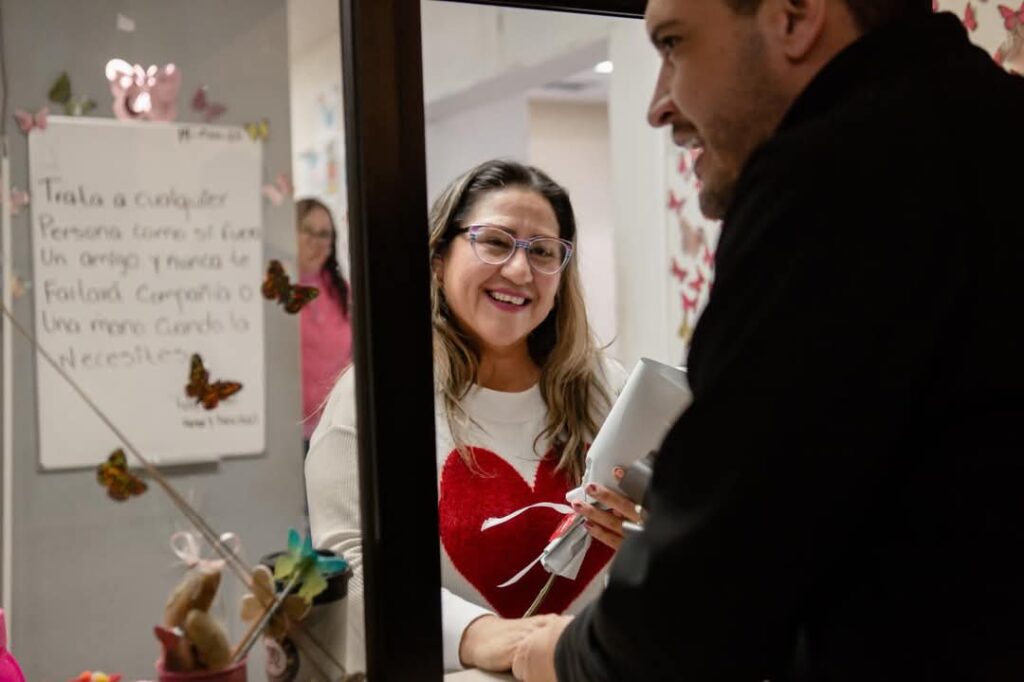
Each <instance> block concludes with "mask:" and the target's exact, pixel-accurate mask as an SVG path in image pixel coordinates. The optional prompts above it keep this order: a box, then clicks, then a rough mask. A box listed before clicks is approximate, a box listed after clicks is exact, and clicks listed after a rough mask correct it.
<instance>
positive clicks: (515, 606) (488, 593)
mask: <svg viewBox="0 0 1024 682" xmlns="http://www.w3.org/2000/svg"><path fill="white" fill-rule="evenodd" d="M470 450H471V451H472V453H473V455H474V457H475V459H476V465H477V470H478V471H476V472H474V471H472V470H471V469H470V468H469V467H468V466H466V463H465V462H464V461H463V460H462V457H461V456H460V455H459V452H458V450H452V451H451V452H450V453H449V454H448V457H447V459H446V460H445V463H444V468H443V469H442V470H441V486H440V487H441V491H440V498H439V500H438V515H439V517H440V529H441V542H442V543H443V544H444V548H445V551H447V552H448V556H449V557H451V560H452V564H454V566H455V569H456V570H457V571H459V573H461V574H462V575H463V577H465V579H466V580H467V581H468V582H469V583H470V584H471V585H473V587H475V588H476V589H477V590H478V591H479V592H480V594H482V595H483V596H484V598H485V599H486V600H487V602H488V604H490V606H491V607H492V608H493V609H494V610H495V611H496V612H497V613H498V614H499V615H501V616H503V617H505V618H520V617H521V616H522V615H523V613H524V612H525V611H526V609H527V608H529V606H530V604H532V603H533V600H534V598H535V597H536V596H537V593H538V592H539V591H540V589H541V587H543V586H544V583H545V582H546V581H547V579H548V575H549V574H548V572H547V571H545V570H544V567H543V566H541V565H540V564H539V563H538V564H537V565H535V566H534V567H533V568H532V569H531V570H530V572H529V573H527V574H526V575H525V576H523V578H522V579H520V580H519V582H517V583H516V584H514V585H510V586H508V587H498V585H500V584H502V583H504V582H505V581H506V580H508V579H509V578H511V577H512V576H514V575H515V574H516V573H518V572H519V571H520V570H521V569H523V568H525V567H526V565H527V564H529V563H530V562H531V561H533V560H534V559H536V558H537V557H538V556H539V555H540V553H541V552H542V551H543V550H544V547H546V546H547V544H548V540H549V538H550V537H551V533H552V532H553V531H554V530H555V528H557V527H558V524H559V523H561V521H562V519H563V515H562V514H560V513H559V512H557V511H555V510H553V509H546V508H539V509H531V510H530V511H527V512H525V513H523V514H520V515H519V516H517V517H516V518H514V519H512V520H511V521H508V522H506V523H504V524H501V525H500V526H495V527H492V528H489V529H487V530H485V531H481V530H480V526H481V525H482V524H483V522H484V521H485V520H486V519H489V518H498V517H502V516H506V515H507V514H511V513H512V512H514V511H516V510H517V509H522V508H523V507H526V506H527V505H531V504H535V503H537V502H557V503H561V504H565V493H566V492H567V491H568V490H570V489H571V488H573V487H575V486H574V485H572V482H571V480H570V479H569V478H568V477H567V476H566V475H565V474H563V473H561V472H556V471H555V467H556V465H557V463H558V459H557V456H556V454H555V453H554V452H553V451H552V452H548V454H547V455H545V457H544V459H543V460H542V461H541V462H540V465H539V466H538V468H537V475H536V477H535V479H534V482H533V486H532V487H531V486H530V485H529V484H528V483H527V482H526V481H525V480H523V477H522V476H521V475H520V474H519V473H518V472H517V471H516V470H515V469H514V468H512V466H511V465H510V464H508V463H507V462H506V461H505V460H503V459H502V458H501V457H499V456H498V455H496V454H494V453H493V452H491V451H490V450H485V449H484V448H475V447H474V448H470ZM611 556H612V550H611V548H610V547H608V546H607V545H604V544H603V543H600V542H592V543H591V545H590V549H589V550H588V551H587V556H586V557H585V558H584V560H583V565H582V566H581V567H580V570H579V573H578V574H577V576H576V580H568V579H566V578H558V579H556V580H555V583H554V585H552V587H551V591H550V592H549V593H548V595H547V597H546V598H545V599H544V602H543V603H542V604H541V607H540V609H539V610H538V612H537V613H562V612H563V611H565V610H566V609H567V608H568V607H569V605H570V604H572V602H573V601H574V600H575V599H576V597H578V596H579V595H580V593H581V592H583V590H584V589H586V587H587V586H588V585H589V584H590V582H591V580H593V578H594V576H596V575H597V574H598V573H599V572H600V571H601V569H602V568H604V565H605V564H606V563H608V560H609V559H610V558H611Z"/></svg>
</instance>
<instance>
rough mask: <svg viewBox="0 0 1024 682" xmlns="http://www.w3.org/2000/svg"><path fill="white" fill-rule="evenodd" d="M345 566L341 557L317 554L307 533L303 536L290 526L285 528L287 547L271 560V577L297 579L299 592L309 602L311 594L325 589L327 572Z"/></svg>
mask: <svg viewBox="0 0 1024 682" xmlns="http://www.w3.org/2000/svg"><path fill="white" fill-rule="evenodd" d="M347 568H348V562H347V561H345V560H344V559H342V558H341V557H331V556H321V555H320V554H318V553H317V551H316V550H314V549H313V538H312V537H311V536H310V535H309V533H306V537H305V539H302V538H300V537H299V531H297V530H295V529H294V528H292V529H290V530H289V531H288V551H287V552H285V553H284V554H282V555H281V556H279V557H278V558H277V561H275V562H274V578H275V579H276V580H281V581H284V582H291V581H292V580H295V579H298V582H299V584H300V585H301V587H299V591H298V595H299V596H300V597H302V598H303V599H305V600H306V601H308V602H310V603H312V601H313V597H315V596H316V595H318V594H320V593H321V592H323V591H324V590H326V589H327V576H328V575H330V574H337V573H341V572H343V571H345V570H346V569H347Z"/></svg>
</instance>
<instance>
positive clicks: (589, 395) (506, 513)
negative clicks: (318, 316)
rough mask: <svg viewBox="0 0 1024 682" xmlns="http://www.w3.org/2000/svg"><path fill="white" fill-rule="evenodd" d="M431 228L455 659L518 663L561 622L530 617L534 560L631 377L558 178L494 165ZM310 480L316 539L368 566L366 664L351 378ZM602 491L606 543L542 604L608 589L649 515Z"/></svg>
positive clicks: (470, 176) (351, 633)
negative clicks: (520, 647)
mask: <svg viewBox="0 0 1024 682" xmlns="http://www.w3.org/2000/svg"><path fill="white" fill-rule="evenodd" d="M430 228H431V231H430V254H431V265H432V271H433V278H432V284H431V294H432V306H433V327H434V362H435V371H434V374H435V382H436V386H437V399H436V403H435V404H436V433H437V448H436V450H437V458H438V459H437V469H438V513H439V519H440V524H439V525H440V529H439V530H440V535H441V550H442V569H441V576H442V602H441V603H442V626H443V642H444V662H445V668H446V669H448V670H453V669H459V668H462V667H478V668H483V669H488V670H508V669H509V668H510V667H511V659H512V654H513V653H514V651H515V647H516V645H517V644H518V642H519V641H520V640H521V639H522V638H523V637H524V636H526V635H527V634H529V632H530V631H531V630H532V629H534V628H536V627H538V626H539V625H541V624H542V623H544V622H545V620H546V619H547V618H550V617H551V616H550V615H541V616H534V617H523V616H524V614H525V613H526V612H527V610H528V609H529V608H530V607H531V605H532V604H533V602H534V601H535V598H536V597H537V596H538V594H539V593H540V592H541V589H542V588H543V587H544V586H545V583H546V582H547V580H548V578H549V575H548V573H547V572H546V571H545V570H544V568H543V567H542V566H541V565H540V564H539V563H538V564H534V565H532V567H531V566H530V565H531V563H532V562H533V561H534V560H535V559H536V558H537V557H538V556H539V555H540V553H541V552H542V551H543V549H544V547H545V546H546V545H547V544H548V542H549V540H550V538H551V536H552V534H553V533H554V532H555V531H556V529H557V528H558V527H559V525H560V524H561V523H562V522H563V520H564V519H565V518H566V512H568V511H569V509H568V508H565V504H566V503H565V493H566V492H567V491H568V490H570V489H572V488H574V487H576V486H577V485H579V482H580V478H581V476H582V473H583V467H584V457H585V453H586V450H587V447H588V445H589V443H590V442H591V441H592V440H593V438H594V436H595V434H596V433H597V430H598V428H599V427H600V425H601V423H602V421H603V420H604V417H605V415H606V414H607V411H608V409H609V408H610V405H611V402H612V400H613V399H614V397H615V396H616V394H617V393H618V391H619V390H620V389H621V387H622V384H623V383H624V382H625V378H626V377H625V373H624V372H623V370H622V368H621V367H620V366H618V365H617V364H616V363H614V362H611V361H609V360H607V359H605V358H603V356H602V354H601V352H600V350H599V349H598V347H597V346H596V343H595V340H594V338H593V335H592V333H591V329H590V326H589V324H588V322H587V316H586V311H585V310H584V305H583V295H582V291H581V285H580V277H579V269H578V267H577V264H576V260H575V256H574V245H575V241H576V222H575V218H574V216H573V210H572V205H571V203H570V201H569V197H568V195H567V193H566V192H565V190H564V189H563V188H562V187H560V186H559V185H557V184H556V183H555V182H554V181H552V180H551V179H550V178H549V177H548V176H547V175H545V174H544V173H543V172H541V171H539V170H537V169H536V168H532V167H529V166H524V165H521V164H518V163H514V162H510V161H500V160H499V161H489V162H486V163H484V164H481V165H480V166H478V167H476V168H474V169H472V170H471V171H469V172H468V173H466V174H465V175H463V176H462V177H461V178H459V179H457V180H456V181H455V182H454V183H453V184H451V185H450V186H449V187H448V188H447V189H446V190H445V191H444V192H443V193H442V195H441V196H440V197H439V198H438V200H437V201H436V202H435V204H434V206H433V208H432V210H431V215H430ZM306 487H307V491H308V496H309V509H310V524H311V530H312V533H313V539H314V542H315V543H316V545H317V546H318V547H320V548H325V549H331V550H334V551H335V552H338V553H340V554H342V555H344V556H345V558H346V559H348V560H349V562H350V563H351V564H352V565H353V567H354V568H355V571H356V574H355V577H354V579H353V581H352V585H351V586H350V591H349V599H348V601H349V605H348V607H349V608H348V616H347V618H348V637H347V639H348V643H347V650H348V651H347V663H348V667H349V668H350V670H361V669H363V666H364V656H365V652H364V639H363V635H362V626H363V612H362V574H361V547H360V537H359V516H358V509H359V498H358V480H357V469H356V434H355V405H354V397H353V377H352V373H351V372H348V373H346V374H345V375H344V376H343V377H342V379H341V380H340V381H339V383H338V385H337V386H336V388H335V390H334V391H333V393H332V395H331V398H330V400H329V402H328V405H327V408H326V410H325V412H324V416H323V418H322V419H321V422H320V425H319V426H318V428H317V430H316V432H315V433H314V435H313V441H312V446H311V449H310V454H309V458H308V459H307V461H306ZM588 492H589V491H588ZM591 495H592V496H594V497H596V498H597V499H598V500H600V501H602V502H604V503H605V504H607V505H608V507H609V509H608V510H607V511H602V510H599V509H597V508H596V507H593V506H591V505H586V504H584V505H583V506H581V507H575V508H574V511H576V512H577V513H579V514H581V515H583V516H585V517H586V518H587V519H588V523H589V528H590V533H591V535H592V536H593V537H594V538H596V539H597V540H599V541H600V542H592V543H591V546H590V548H589V550H588V551H587V553H586V556H585V558H584V560H583V562H582V564H581V566H580V567H579V571H578V574H577V576H576V579H575V580H570V579H567V578H561V577H559V578H556V579H555V580H554V582H553V584H552V585H551V588H550V591H549V592H548V593H547V594H546V596H545V597H544V598H543V601H541V603H540V607H539V609H538V610H537V613H540V614H554V613H575V612H576V611H577V610H578V609H580V608H581V607H582V606H584V605H585V604H586V603H587V602H589V601H590V600H592V599H593V598H595V597H596V596H597V594H598V593H599V592H600V590H601V589H602V587H603V584H604V572H605V569H606V567H607V564H608V561H609V559H610V558H611V556H612V553H613V551H614V549H615V548H617V547H618V545H619V543H620V542H621V540H622V523H623V520H624V519H631V520H637V517H636V512H635V510H634V506H633V504H632V503H631V502H629V501H628V500H626V499H625V498H623V497H621V496H619V495H616V494H614V493H612V492H611V491H609V490H607V489H605V488H602V487H600V486H597V489H596V490H595V492H592V493H591ZM524 569H526V570H525V571H524ZM410 570H415V568H414V567H410ZM520 573H522V575H517V574H520ZM516 578H518V579H516Z"/></svg>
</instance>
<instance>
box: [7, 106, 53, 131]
mask: <svg viewBox="0 0 1024 682" xmlns="http://www.w3.org/2000/svg"><path fill="white" fill-rule="evenodd" d="M49 115H50V107H43V108H42V109H40V110H39V111H37V112H36V113H34V114H33V113H32V112H31V111H25V110H24V109H15V110H14V120H15V121H17V122H18V128H19V129H20V130H21V132H23V133H25V134H26V135H28V134H29V133H30V132H32V129H33V128H38V129H39V130H46V119H47V117H48V116H49Z"/></svg>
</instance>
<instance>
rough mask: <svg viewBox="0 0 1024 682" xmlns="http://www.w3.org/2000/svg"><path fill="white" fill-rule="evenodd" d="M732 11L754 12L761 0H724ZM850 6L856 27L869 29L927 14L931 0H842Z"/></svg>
mask: <svg viewBox="0 0 1024 682" xmlns="http://www.w3.org/2000/svg"><path fill="white" fill-rule="evenodd" d="M726 2H727V3H728V4H729V5H730V6H731V7H732V8H733V10H734V11H736V12H739V13H741V14H748V13H750V12H754V11H756V10H757V8H758V7H760V6H761V0H726ZM844 2H845V3H846V6H847V7H849V8H850V13H851V14H853V18H854V20H855V21H856V22H857V27H858V28H859V29H860V30H862V31H865V32H867V31H871V30H874V29H876V28H879V27H880V26H884V25H885V24H888V23H890V22H893V21H898V20H900V19H906V18H908V17H913V16H918V15H922V14H928V13H930V12H931V11H932V2H931V0H844Z"/></svg>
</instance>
